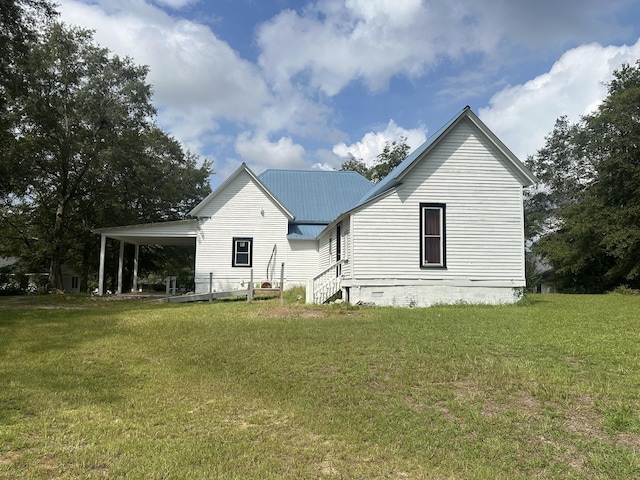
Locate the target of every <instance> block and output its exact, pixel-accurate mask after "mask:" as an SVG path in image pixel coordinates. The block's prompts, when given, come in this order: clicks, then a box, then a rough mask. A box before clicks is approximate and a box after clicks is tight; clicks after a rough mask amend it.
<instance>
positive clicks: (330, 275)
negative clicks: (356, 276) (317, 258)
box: [307, 260, 345, 303]
mask: <svg viewBox="0 0 640 480" xmlns="http://www.w3.org/2000/svg"><path fill="white" fill-rule="evenodd" d="M344 263H345V261H344V260H338V261H337V262H335V263H332V264H331V265H329V266H328V267H327V268H325V269H324V270H323V271H322V272H320V273H319V274H318V275H316V276H315V277H313V278H312V279H310V280H309V281H308V282H307V303H325V302H326V301H327V300H329V299H330V298H331V297H333V296H334V295H336V294H337V293H338V292H339V291H340V290H341V289H342V279H343V278H344V277H343V275H342V265H344Z"/></svg>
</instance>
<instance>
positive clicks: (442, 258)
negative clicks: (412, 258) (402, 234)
mask: <svg viewBox="0 0 640 480" xmlns="http://www.w3.org/2000/svg"><path fill="white" fill-rule="evenodd" d="M445 219H446V216H445V205H444V204H443V203H421V204H420V266H421V267H423V268H434V267H440V268H446V266H447V264H446V242H445V240H446V237H445Z"/></svg>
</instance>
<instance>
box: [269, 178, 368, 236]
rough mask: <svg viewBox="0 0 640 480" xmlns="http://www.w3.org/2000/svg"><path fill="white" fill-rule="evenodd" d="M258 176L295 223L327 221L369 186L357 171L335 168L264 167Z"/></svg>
mask: <svg viewBox="0 0 640 480" xmlns="http://www.w3.org/2000/svg"><path fill="white" fill-rule="evenodd" d="M258 178H259V180H260V181H261V182H262V183H263V185H264V186H265V187H267V188H268V189H269V191H270V192H271V193H272V194H273V195H275V197H276V198H277V199H278V200H280V202H282V204H283V205H284V206H285V207H286V208H287V209H288V210H289V211H290V212H291V213H293V214H294V215H295V220H294V221H295V223H296V224H325V225H326V224H329V223H331V222H332V221H333V220H335V219H336V218H337V217H338V215H340V214H341V213H344V212H346V211H347V210H350V209H351V208H353V207H354V206H356V204H357V203H358V201H359V200H360V199H361V198H362V196H363V195H364V194H365V193H367V192H368V191H369V190H371V188H372V187H373V184H372V183H371V182H370V181H369V180H367V179H366V178H364V177H363V176H362V175H360V174H359V173H356V172H344V171H338V170H265V171H264V172H263V173H262V174H260V175H259V176H258ZM290 238H292V237H290ZM305 238H306V237H305ZM314 238H315V237H314Z"/></svg>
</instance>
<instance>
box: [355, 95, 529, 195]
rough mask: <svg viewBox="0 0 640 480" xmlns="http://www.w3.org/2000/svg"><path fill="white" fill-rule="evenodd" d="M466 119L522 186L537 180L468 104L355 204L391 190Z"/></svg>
mask: <svg viewBox="0 0 640 480" xmlns="http://www.w3.org/2000/svg"><path fill="white" fill-rule="evenodd" d="M464 119H468V120H469V121H471V123H472V124H473V125H475V127H477V128H478V129H479V130H480V132H481V133H483V134H484V136H485V138H486V139H487V140H488V141H489V142H490V143H491V144H492V145H493V146H494V147H495V148H496V149H497V150H498V151H499V152H500V153H501V154H502V155H503V156H504V158H505V159H506V160H507V162H508V164H509V165H510V166H511V167H512V168H513V170H514V172H515V173H516V175H517V176H518V177H519V178H520V181H521V183H522V185H523V186H528V185H531V184H533V183H536V182H537V179H536V178H535V177H534V176H533V174H532V173H531V172H530V171H529V170H528V169H527V168H526V167H525V166H524V165H523V164H522V162H520V160H518V157H516V156H515V155H514V154H513V152H511V150H509V149H508V148H507V147H506V146H505V144H504V143H502V142H501V141H500V139H499V138H498V137H496V136H495V134H494V133H493V132H492V131H491V130H489V127H487V126H486V125H485V124H484V123H483V122H482V121H481V120H480V119H479V118H478V116H477V115H476V114H475V113H473V111H472V110H471V107H469V106H468V105H467V106H466V107H464V108H463V109H462V110H461V111H460V112H459V113H458V114H457V115H456V116H455V117H453V118H452V119H451V120H449V121H448V122H447V123H445V124H444V125H443V126H442V127H441V128H440V129H439V130H437V131H436V132H435V133H434V134H433V135H432V136H431V137H429V138H428V139H427V141H426V142H424V143H423V144H422V145H420V146H419V147H418V148H416V149H415V150H414V151H413V152H412V153H411V154H410V155H409V156H408V157H407V158H405V159H404V160H403V161H402V162H401V163H400V164H399V165H398V166H397V167H396V168H394V169H393V170H392V171H391V172H390V173H389V175H387V176H386V177H385V178H383V179H382V180H381V181H380V182H379V183H378V184H377V185H375V186H374V187H373V188H372V189H371V190H369V191H368V192H367V193H366V194H365V195H364V196H363V197H362V198H361V199H360V201H359V202H358V204H357V206H360V205H363V204H364V203H367V202H368V201H370V200H372V199H373V198H375V197H377V196H379V195H382V194H383V193H385V192H387V191H389V190H391V189H392V188H394V187H395V186H397V185H398V184H399V183H401V181H402V179H403V178H404V177H405V176H406V175H407V173H408V172H409V171H410V170H411V169H412V168H413V167H414V166H415V164H416V163H417V160H418V159H420V158H422V157H423V155H424V154H425V153H427V152H428V151H430V150H431V149H433V148H434V147H435V146H436V145H437V144H438V143H440V141H441V140H442V139H443V138H444V137H445V136H446V135H447V134H448V133H449V132H450V131H451V130H452V129H453V128H454V127H455V126H456V125H457V124H459V123H460V122H461V121H463V120H464Z"/></svg>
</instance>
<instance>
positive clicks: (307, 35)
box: [257, 0, 620, 96]
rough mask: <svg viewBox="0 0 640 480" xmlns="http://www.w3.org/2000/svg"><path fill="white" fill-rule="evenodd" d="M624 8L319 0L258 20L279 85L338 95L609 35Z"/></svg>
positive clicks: (265, 61) (572, 3) (586, 2)
mask: <svg viewBox="0 0 640 480" xmlns="http://www.w3.org/2000/svg"><path fill="white" fill-rule="evenodd" d="M619 7H620V3H619V2H615V1H614V2H608V3H606V4H603V3H602V2H601V0H564V1H563V2H557V1H556V0H553V1H552V0H541V1H539V2H525V1H515V0H449V1H447V2H442V1H440V0H422V1H421V0H404V1H402V2H398V1H397V0H318V1H317V2H314V3H310V4H309V5H307V7H306V8H304V9H302V10H300V11H294V10H285V11H282V12H280V13H279V14H278V15H276V16H274V17H273V18H272V19H270V20H269V21H268V22H265V23H264V24H262V25H261V26H260V27H259V29H258V33H257V41H258V45H259V46H260V48H261V55H260V58H259V63H260V65H261V66H262V68H263V69H264V71H265V73H266V75H267V77H268V78H269V79H270V81H271V82H272V83H273V86H274V88H275V89H276V91H277V90H279V89H280V88H283V87H284V86H286V85H288V84H290V83H294V84H303V85H308V86H310V87H311V88H313V89H316V90H320V91H322V92H323V93H324V94H326V95H328V96H334V95H336V94H338V93H339V92H341V91H342V90H343V89H344V88H345V87H346V86H347V85H349V84H350V83H351V82H353V81H361V82H363V83H364V84H365V85H366V86H367V87H368V88H369V89H370V90H371V91H374V92H375V91H381V90H384V89H385V88H386V87H387V84H388V82H389V80H390V79H391V78H392V77H394V76H397V75H402V76H406V77H408V78H418V77H421V76H423V75H425V73H427V72H429V71H430V70H431V69H433V68H435V67H436V66H437V65H438V64H439V63H441V62H443V61H448V60H451V59H453V60H454V61H455V60H457V59H461V58H463V56H464V55H466V54H480V55H481V56H489V57H493V58H494V59H496V60H497V59H499V60H500V61H504V55H506V54H508V53H511V50H509V48H508V47H507V46H510V45H511V46H512V45H514V44H515V45H521V46H524V47H525V48H529V49H536V50H537V49H538V48H540V47H543V48H546V49H551V50H553V49H555V48H558V46H560V45H566V44H569V43H573V44H575V43H576V42H580V41H584V40H585V39H586V38H593V35H594V34H596V35H600V36H609V37H610V36H611V35H612V34H611V33H610V32H612V31H619V30H620V28H618V27H617V25H615V24H614V20H613V14H614V13H615V11H616V10H617V9H618V8H619ZM596 11H597V12H598V14H597V15H596V14H594V13H593V12H596ZM550 12H553V13H550ZM612 25H613V26H614V28H611V27H612ZM607 29H608V30H607ZM607 31H608V32H609V33H606V32H607ZM285 45H286V48H283V46H285Z"/></svg>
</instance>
